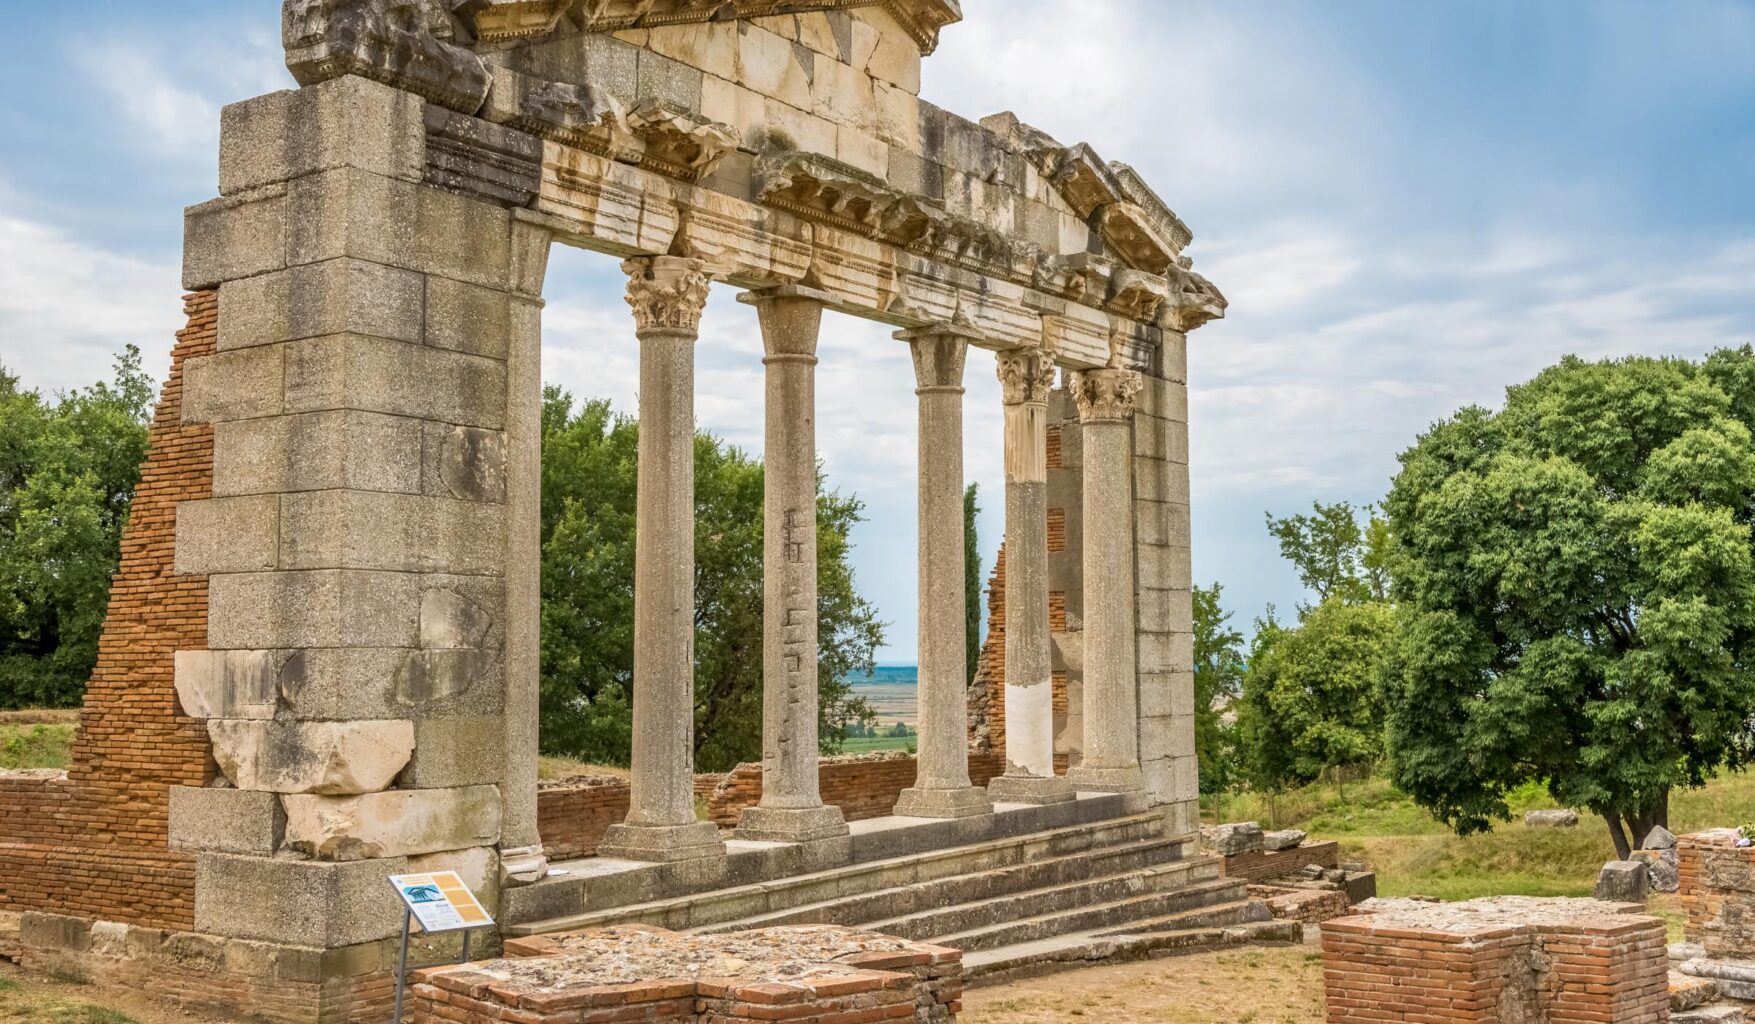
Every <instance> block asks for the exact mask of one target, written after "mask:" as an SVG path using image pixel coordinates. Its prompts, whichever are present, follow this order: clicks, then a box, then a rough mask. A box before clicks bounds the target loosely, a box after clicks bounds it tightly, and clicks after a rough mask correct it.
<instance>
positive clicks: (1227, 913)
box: [1100, 882, 1274, 936]
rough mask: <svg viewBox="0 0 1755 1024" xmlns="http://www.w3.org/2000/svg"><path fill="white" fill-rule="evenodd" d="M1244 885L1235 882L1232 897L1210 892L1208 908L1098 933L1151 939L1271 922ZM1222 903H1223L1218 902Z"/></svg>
mask: <svg viewBox="0 0 1755 1024" xmlns="http://www.w3.org/2000/svg"><path fill="white" fill-rule="evenodd" d="M1248 891H1249V889H1248V884H1247V883H1244V882H1239V884H1238V888H1237V891H1236V892H1235V894H1230V893H1225V892H1224V891H1222V890H1214V891H1213V894H1212V895H1213V899H1214V902H1213V903H1212V904H1211V905H1209V906H1204V907H1193V908H1191V909H1188V910H1179V911H1177V912H1175V913H1171V914H1161V915H1159V916H1157V917H1143V918H1139V919H1138V920H1134V921H1127V922H1124V923H1122V924H1120V925H1117V926H1116V927H1114V928H1110V929H1106V930H1103V931H1101V932H1100V934H1102V935H1104V936H1112V935H1152V934H1155V933H1158V932H1181V931H1189V930H1191V929H1199V928H1216V927H1225V926H1229V925H1241V924H1260V923H1262V922H1264V921H1272V920H1274V912H1273V909H1272V908H1271V907H1269V906H1268V905H1267V904H1266V903H1264V902H1262V901H1261V900H1255V899H1250V898H1249V897H1248ZM1219 900H1223V902H1218V901H1219Z"/></svg>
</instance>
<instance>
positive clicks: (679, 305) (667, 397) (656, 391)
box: [597, 256, 725, 861]
mask: <svg viewBox="0 0 1755 1024" xmlns="http://www.w3.org/2000/svg"><path fill="white" fill-rule="evenodd" d="M622 269H623V270H624V271H626V272H627V275H628V305H629V306H631V307H633V310H634V323H635V333H636V334H637V336H638V337H639V339H640V470H639V474H640V475H639V489H638V497H637V502H638V509H637V512H636V519H635V535H634V752H633V753H634V758H633V776H632V780H631V783H632V793H631V795H630V805H629V808H628V817H627V820H626V821H624V822H623V823H622V824H620V825H615V826H612V827H611V828H610V829H609V831H608V832H607V833H605V835H604V837H603V842H601V843H599V844H598V847H597V852H598V854H599V855H600V856H603V857H620V858H625V859H628V860H645V861H684V860H697V859H702V858H708V857H723V856H725V844H724V843H722V842H720V840H719V831H718V829H716V828H714V827H713V825H712V823H711V822H703V821H696V820H695V792H694V763H695V757H694V749H695V340H696V337H697V335H698V333H699V331H700V326H701V311H702V310H703V309H705V308H706V305H707V290H708V285H709V283H710V282H709V279H708V277H707V275H706V273H705V272H703V270H702V262H701V261H700V260H698V259H693V258H689V257H684V256H642V257H636V258H634V259H631V260H628V261H627V262H625V263H623V264H622Z"/></svg>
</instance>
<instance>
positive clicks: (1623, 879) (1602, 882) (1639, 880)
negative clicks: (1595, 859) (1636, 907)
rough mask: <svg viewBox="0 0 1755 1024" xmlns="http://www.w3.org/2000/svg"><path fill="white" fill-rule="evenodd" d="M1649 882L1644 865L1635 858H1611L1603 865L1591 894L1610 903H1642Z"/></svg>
mask: <svg viewBox="0 0 1755 1024" xmlns="http://www.w3.org/2000/svg"><path fill="white" fill-rule="evenodd" d="M1650 884H1651V880H1650V875H1649V873H1648V872H1647V871H1646V870H1645V865H1644V864H1642V863H1640V862H1639V861H1636V860H1612V861H1610V862H1608V863H1607V864H1604V865H1603V870H1602V873H1601V874H1599V875H1598V876H1597V885H1596V888H1595V889H1594V890H1592V892H1591V895H1592V896H1595V897H1596V898H1597V899H1599V900H1608V901H1609V902H1612V903H1643V902H1644V901H1645V896H1646V892H1647V890H1648V889H1649V887H1650Z"/></svg>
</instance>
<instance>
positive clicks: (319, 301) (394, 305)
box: [218, 257, 425, 351]
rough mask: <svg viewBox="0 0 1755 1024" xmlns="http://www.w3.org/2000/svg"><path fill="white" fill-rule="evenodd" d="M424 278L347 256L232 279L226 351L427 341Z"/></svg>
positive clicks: (226, 290)
mask: <svg viewBox="0 0 1755 1024" xmlns="http://www.w3.org/2000/svg"><path fill="white" fill-rule="evenodd" d="M422 287H423V284H422V281H421V276H420V275H419V274H415V273H411V272H409V271H407V270H398V269H396V268H394V267H386V266H383V265H381V264H378V263H368V262H366V261H364V260H356V259H348V258H345V257H343V258H340V259H333V260H325V261H323V262H321V263H311V264H306V265H304V266H299V267H293V268H291V269H288V270H283V271H277V272H275V273H272V274H263V275H260V276H258V277H251V278H245V279H244V280H241V281H231V282H228V283H226V284H225V285H223V286H221V287H220V290H219V342H218V347H219V348H220V350H222V351H224V350H228V349H238V348H250V347H253V346H256V345H271V344H274V343H275V342H280V341H299V340H302V339H304V338H316V337H323V336H325V335H331V334H349V333H352V334H368V335H372V336H374V337H379V338H390V339H393V340H396V341H409V342H419V341H420V340H422V339H421V325H422V322H423V319H424V317H425V311H424V310H423V308H422V295H421V291H422Z"/></svg>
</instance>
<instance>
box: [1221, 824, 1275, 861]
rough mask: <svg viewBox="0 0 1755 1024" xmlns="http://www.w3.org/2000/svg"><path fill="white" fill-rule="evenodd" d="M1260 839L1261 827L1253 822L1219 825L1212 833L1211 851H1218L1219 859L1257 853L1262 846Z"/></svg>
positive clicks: (1261, 835) (1261, 834) (1261, 839)
mask: <svg viewBox="0 0 1755 1024" xmlns="http://www.w3.org/2000/svg"><path fill="white" fill-rule="evenodd" d="M1262 837H1263V832H1262V830H1261V826H1260V825H1258V824H1256V823H1255V822H1253V821H1243V822H1237V823H1234V824H1230V825H1220V826H1219V827H1218V828H1217V829H1215V830H1214V831H1213V849H1214V850H1216V851H1218V853H1219V856H1221V857H1235V856H1237V855H1238V854H1242V853H1257V852H1259V851H1260V850H1261V849H1262V846H1263V842H1264V840H1263V838H1262Z"/></svg>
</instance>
